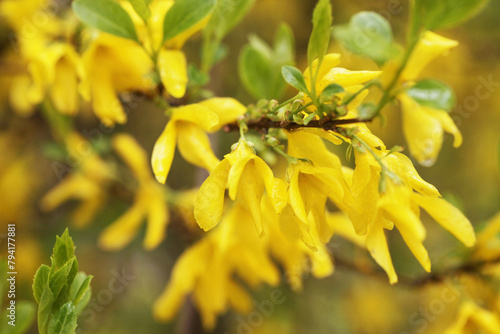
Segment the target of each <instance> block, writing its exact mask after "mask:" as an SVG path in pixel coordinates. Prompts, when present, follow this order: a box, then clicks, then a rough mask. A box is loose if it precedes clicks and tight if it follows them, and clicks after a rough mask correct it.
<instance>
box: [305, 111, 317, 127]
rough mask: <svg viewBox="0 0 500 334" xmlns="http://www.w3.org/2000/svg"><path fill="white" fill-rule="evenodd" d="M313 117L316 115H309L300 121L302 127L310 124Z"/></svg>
mask: <svg viewBox="0 0 500 334" xmlns="http://www.w3.org/2000/svg"><path fill="white" fill-rule="evenodd" d="M315 117H316V114H315V113H312V114H309V115H307V116H306V117H305V118H304V120H303V121H302V123H303V124H304V125H307V124H309V122H311V121H312V120H313V119H314V118H315Z"/></svg>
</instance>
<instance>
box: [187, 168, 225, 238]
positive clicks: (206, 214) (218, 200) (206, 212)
mask: <svg viewBox="0 0 500 334" xmlns="http://www.w3.org/2000/svg"><path fill="white" fill-rule="evenodd" d="M230 168H231V165H230V164H229V162H228V161H227V160H226V159H224V160H222V161H221V162H220V163H219V164H218V165H217V167H215V169H214V171H213V172H212V174H210V176H209V177H208V178H207V179H206V180H205V182H203V184H202V185H201V187H200V190H199V191H198V194H197V195H196V199H195V202H194V217H195V219H196V222H197V223H198V225H199V226H200V227H201V228H202V229H203V230H205V231H208V230H211V229H212V228H214V227H215V226H216V225H217V224H218V223H219V221H220V219H221V217H222V212H223V210H224V193H225V190H226V183H227V176H228V174H229V169H230Z"/></svg>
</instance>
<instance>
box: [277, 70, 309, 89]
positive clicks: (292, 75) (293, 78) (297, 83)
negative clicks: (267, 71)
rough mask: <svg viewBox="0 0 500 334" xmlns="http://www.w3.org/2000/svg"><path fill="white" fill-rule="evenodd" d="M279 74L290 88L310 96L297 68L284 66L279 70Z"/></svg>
mask: <svg viewBox="0 0 500 334" xmlns="http://www.w3.org/2000/svg"><path fill="white" fill-rule="evenodd" d="M281 74H282V75H283V78H284V79H285V81H286V82H287V83H288V84H289V85H290V86H292V87H295V88H297V89H298V90H300V91H301V92H304V93H306V94H308V95H310V93H309V90H308V89H307V86H306V82H305V80H304V77H303V76H302V72H300V70H299V69H298V68H296V67H293V66H288V65H285V66H283V67H282V68H281Z"/></svg>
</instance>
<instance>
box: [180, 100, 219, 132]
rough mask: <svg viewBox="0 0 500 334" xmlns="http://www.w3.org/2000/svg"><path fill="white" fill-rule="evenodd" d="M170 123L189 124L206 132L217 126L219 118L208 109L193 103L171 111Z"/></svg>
mask: <svg viewBox="0 0 500 334" xmlns="http://www.w3.org/2000/svg"><path fill="white" fill-rule="evenodd" d="M171 121H187V122H191V123H194V124H196V125H198V126H199V127H201V128H202V129H203V130H205V131H207V132H208V131H210V130H211V129H212V128H213V127H214V126H216V125H217V124H219V116H217V114H216V113H214V112H213V111H212V110H211V109H210V108H208V107H206V106H204V105H202V104H200V103H194V104H189V105H187V106H182V107H178V108H175V109H173V114H172V118H171Z"/></svg>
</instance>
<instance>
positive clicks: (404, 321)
mask: <svg viewBox="0 0 500 334" xmlns="http://www.w3.org/2000/svg"><path fill="white" fill-rule="evenodd" d="M314 5H315V1H312V0H311V1H309V0H308V1H304V0H257V1H256V4H255V6H254V7H253V9H252V10H251V12H250V13H249V15H248V16H247V17H246V18H245V19H244V21H243V22H242V23H241V24H240V25H239V26H238V27H236V28H235V29H234V30H233V31H232V32H231V33H230V34H229V35H228V37H227V38H226V39H225V42H224V43H225V44H226V45H227V46H228V50H229V53H228V55H227V58H226V59H225V60H224V61H222V62H221V63H220V64H218V65H217V66H216V67H215V68H214V69H213V71H212V82H211V83H210V85H209V88H210V89H211V90H213V91H214V92H215V94H216V95H218V96H232V97H236V98H237V99H239V100H240V101H241V102H243V103H244V104H247V103H252V102H254V101H252V99H251V98H250V96H249V95H247V94H246V93H245V91H244V89H243V88H242V86H241V84H240V81H239V78H238V76H237V74H236V73H237V59H238V53H239V50H240V49H241V48H242V46H243V45H244V44H246V43H247V38H248V36H249V34H256V35H258V36H260V37H262V38H263V39H264V40H266V41H268V42H271V41H272V38H273V35H274V32H275V31H276V29H277V27H278V26H279V24H280V23H281V22H286V23H288V24H289V25H290V26H291V27H292V29H293V31H294V34H295V38H296V52H297V53H296V56H297V66H298V67H299V68H305V66H306V50H307V40H308V36H309V34H310V32H311V14H312V10H313V8H314ZM332 5H333V14H334V23H335V24H344V23H347V22H348V20H349V18H350V17H351V16H352V15H353V14H355V13H357V12H359V11H362V10H372V11H375V12H378V13H380V14H382V15H384V16H385V17H386V18H387V19H388V20H389V21H390V23H391V24H392V26H393V29H394V32H395V36H396V39H397V40H398V41H400V42H401V43H403V42H404V38H405V26H406V23H407V21H408V9H409V8H408V7H409V5H408V1H403V0H401V1H399V0H387V1H383V0H370V1H368V0H363V1H361V0H358V1H342V0H333V1H332ZM0 15H1V13H0ZM499 15H500V1H496V0H494V1H490V3H489V4H488V6H487V8H486V9H485V10H483V11H482V12H481V13H480V14H479V15H478V16H477V17H475V18H473V19H472V20H470V21H468V22H467V23H465V24H463V25H461V26H459V27H456V28H453V29H447V30H442V31H438V33H440V34H442V35H444V36H446V37H449V38H452V39H456V40H458V41H459V42H460V45H459V47H457V48H455V49H454V50H452V51H451V52H450V53H449V55H447V56H445V57H442V58H439V59H437V60H436V61H434V62H433V63H432V64H431V65H430V66H429V67H428V68H427V69H426V71H425V73H424V74H423V75H422V77H437V78H440V79H442V80H444V81H446V82H447V83H449V84H450V86H452V87H453V89H454V90H455V92H456V95H457V108H455V110H454V111H453V112H452V116H453V118H454V120H455V121H456V123H457V125H458V127H459V129H460V131H461V132H462V134H463V136H464V144H463V145H462V146H461V147H460V148H458V149H454V148H453V147H452V140H451V138H450V137H449V136H447V137H446V140H445V142H444V145H443V149H442V151H441V154H440V157H439V159H438V161H437V163H436V164H435V165H434V166H433V167H431V168H424V167H419V166H417V170H418V171H419V173H420V174H421V175H422V177H423V178H424V179H425V180H427V181H428V182H430V183H432V184H434V185H435V186H436V187H437V188H438V189H439V190H440V191H441V193H442V194H444V196H445V197H446V198H447V199H448V200H450V201H452V202H453V203H454V204H455V205H457V206H458V207H459V208H460V209H461V210H463V211H464V212H465V214H466V215H467V216H468V217H469V219H470V220H471V221H472V223H473V224H474V226H475V228H476V230H479V229H480V228H481V226H483V224H484V223H485V222H486V221H487V220H488V219H489V218H490V217H492V216H493V215H494V214H495V213H496V212H498V211H499V209H500V205H499V203H500V176H499V175H500V174H499V169H500V168H499V156H500V153H499V152H500V149H499V143H500V98H499V96H500V62H499V61H498V60H499V59H500V24H499V23H498V17H499ZM8 33H9V28H8V27H7V25H6V24H4V21H3V20H2V21H0V53H1V55H2V57H1V58H0V85H1V86H0V103H1V106H0V222H1V226H0V248H1V254H2V256H4V254H5V251H6V248H7V246H6V242H5V237H6V224H7V223H9V222H15V223H16V224H17V266H18V272H19V275H18V292H19V294H18V297H17V298H18V300H22V299H25V300H32V294H31V282H32V278H33V274H34V273H35V271H36V269H37V268H38V266H39V265H40V264H41V263H46V264H48V263H49V256H50V253H51V248H52V246H53V243H54V240H55V235H56V234H61V233H62V232H63V230H64V229H65V227H66V226H70V231H71V235H72V236H73V240H74V241H75V244H76V245H77V249H76V254H77V256H78V259H79V263H80V268H81V270H84V271H85V272H86V273H88V274H92V275H94V280H93V283H92V288H93V293H94V297H96V296H98V294H99V293H101V296H104V295H106V298H104V297H102V298H101V299H100V300H97V299H96V298H93V300H92V301H91V303H90V304H89V306H88V308H89V310H90V312H87V313H85V316H82V317H81V319H80V321H79V325H80V327H81V328H82V332H83V333H116V334H119V333H141V334H142V333H144V334H149V333H185V332H186V329H187V328H191V333H195V332H196V333H202V332H201V330H198V329H196V328H197V325H196V322H197V320H196V319H197V314H196V311H194V310H193V308H192V306H191V305H189V304H187V305H185V307H184V308H183V310H182V312H181V314H180V316H179V317H178V320H177V321H176V322H174V323H172V324H168V325H164V324H158V323H156V322H155V321H154V320H153V317H152V313H151V307H152V304H153V302H154V300H155V299H156V298H157V297H158V295H159V294H160V292H161V291H162V290H163V288H164V286H165V284H166V282H167V281H168V279H169V275H170V270H171V269H172V266H173V264H174V262H175V260H176V258H177V257H178V256H179V255H180V254H181V253H182V251H183V250H184V249H185V248H186V247H188V246H189V245H190V244H191V243H193V242H194V241H195V240H196V239H198V238H199V237H200V236H201V232H199V231H197V230H196V229H191V228H187V227H186V226H185V224H184V223H183V222H182V215H181V214H180V213H179V212H173V213H172V221H171V224H170V226H169V228H168V236H167V238H166V240H165V241H164V242H163V243H162V245H161V246H160V247H158V248H157V249H155V250H154V251H151V252H147V251H144V250H143V249H142V246H141V240H142V232H141V235H140V236H138V237H137V238H136V239H135V241H134V242H133V243H132V244H131V245H129V246H128V247H126V248H125V249H124V250H122V251H120V252H117V253H113V252H104V251H102V250H100V249H99V247H98V245H97V239H98V235H99V233H100V232H101V231H102V230H103V228H104V227H105V226H107V225H108V224H109V223H110V222H111V221H113V220H114V219H115V218H117V217H119V216H120V215H121V214H122V213H123V212H124V211H125V210H126V209H127V207H128V206H129V205H130V203H131V200H132V196H131V193H130V192H128V191H127V189H122V188H120V187H116V189H113V191H112V193H111V196H110V198H109V199H108V202H107V203H106V205H105V206H104V208H103V209H102V210H101V211H100V212H99V214H98V215H97V217H96V218H95V220H94V222H93V223H92V225H90V226H88V227H87V228H85V229H76V228H74V227H71V221H70V218H69V217H70V214H71V212H72V211H73V210H74V209H75V207H76V205H77V203H76V202H70V203H67V204H65V205H63V206H62V207H60V208H59V209H57V210H55V211H53V212H50V213H45V212H42V211H41V210H40V206H39V201H40V198H41V197H42V196H43V194H45V193H47V191H48V190H49V189H51V188H52V187H53V186H54V185H56V184H57V183H58V182H59V180H58V177H57V173H56V171H55V170H54V164H53V162H54V161H58V160H60V159H64V156H61V155H64V152H63V151H61V150H60V149H59V148H58V146H57V144H55V143H54V139H53V134H52V133H51V131H50V127H49V126H48V125H47V123H46V121H45V120H44V118H43V117H42V116H41V115H40V113H34V114H33V115H32V116H30V117H21V116H19V115H17V114H16V113H14V112H13V110H12V109H11V108H10V107H9V104H8V91H9V87H10V79H11V77H12V75H14V74H16V73H17V71H19V70H20V69H19V68H18V67H17V66H16V63H15V61H13V60H12V58H10V57H7V56H8V55H9V54H11V53H12V45H11V44H10V41H9V39H8ZM200 42H201V38H200V36H198V37H195V38H194V39H192V40H191V41H190V42H189V43H188V44H187V46H186V47H185V50H186V52H187V54H188V59H191V60H192V61H194V62H196V61H197V60H198V59H199V56H198V54H199V45H200ZM331 51H335V52H340V53H343V58H342V64H341V66H342V67H346V68H348V69H351V70H365V69H376V65H375V64H374V63H373V62H371V61H368V60H365V59H363V58H360V57H357V56H355V55H353V54H349V53H347V52H345V50H343V49H342V48H341V47H340V46H339V45H338V44H337V43H335V41H333V43H332V45H331ZM488 81H489V82H491V81H493V82H494V83H496V84H493V85H490V86H489V87H486V88H478V87H480V86H481V85H482V86H483V87H484V82H488ZM488 88H489V89H491V91H490V93H491V94H490V96H489V97H488V98H484V97H483V98H481V97H480V96H478V94H477V91H478V89H480V90H481V93H484V92H485V91H486V90H487V89H488ZM485 89H486V90H485ZM292 93H293V92H289V94H290V96H291V94H292ZM374 97H376V96H374ZM383 113H384V115H385V116H386V119H387V124H386V125H385V126H382V124H381V123H380V122H379V121H375V122H373V123H372V124H371V125H370V128H371V129H372V130H373V131H374V132H375V133H376V134H378V135H379V136H380V137H381V138H382V139H383V140H384V141H385V142H386V144H387V146H389V147H391V146H393V145H402V146H404V145H405V143H404V138H403V136H402V131H401V128H400V125H401V120H400V113H399V111H398V108H397V106H396V107H388V108H386V109H385V110H384V112H383ZM165 123H166V118H165V116H164V114H163V111H162V110H158V109H157V108H156V107H155V106H154V105H153V104H152V103H150V102H147V101H143V102H141V103H140V104H139V105H138V106H136V107H134V108H129V121H128V122H127V124H125V125H123V126H117V127H116V128H114V129H113V130H110V131H107V132H109V133H103V132H102V131H101V130H99V129H100V127H99V122H98V120H97V119H96V118H95V117H94V116H93V115H92V113H91V112H90V111H89V110H84V111H83V112H82V113H81V114H80V115H79V116H78V117H77V119H76V126H77V129H78V130H79V131H84V130H86V131H92V130H97V131H98V132H89V133H93V134H95V135H96V137H94V138H96V139H95V140H93V143H94V145H95V146H96V147H98V148H99V150H101V152H102V153H103V156H104V157H105V159H109V160H113V159H115V157H114V156H113V153H112V152H111V150H110V144H109V137H110V134H115V133H119V132H127V133H130V134H132V135H133V136H134V137H135V138H136V139H137V140H138V141H139V142H140V144H141V145H142V146H143V147H144V148H145V149H146V151H147V152H148V153H149V154H150V153H151V151H152V148H153V145H154V143H155V141H156V139H157V137H158V135H159V134H160V133H161V131H162V130H163V127H164V125H165ZM99 131H100V132H99ZM235 140H236V137H235V135H234V134H221V135H219V136H218V137H217V138H214V142H215V143H216V151H217V153H218V155H219V157H222V156H223V155H224V154H225V153H227V152H228V149H229V146H230V145H231V144H232V143H233V142H234V141H235ZM333 149H336V150H338V153H339V156H341V157H344V156H345V153H344V152H343V150H345V147H341V148H333ZM405 152H406V151H405ZM406 153H407V152H406ZM345 163H346V164H349V162H348V161H345ZM415 164H416V163H415ZM205 176H206V174H205V173H204V172H202V171H200V170H197V169H195V168H194V167H192V166H190V165H188V164H187V163H185V162H184V161H183V160H182V159H175V160H174V166H173V170H172V171H171V173H170V175H169V178H168V183H169V185H170V186H171V187H173V188H175V189H185V190H187V189H190V188H192V187H194V186H196V185H197V184H199V183H200V180H203V179H204V177H205ZM424 223H425V224H426V228H427V230H428V238H427V240H426V242H425V245H426V247H427V248H428V250H429V253H430V256H431V261H432V263H433V270H435V271H440V270H443V268H447V267H450V266H452V265H454V264H455V263H457V261H458V260H459V259H460V258H461V257H462V256H463V254H464V253H465V251H466V250H465V249H464V248H463V246H461V245H460V244H459V243H458V242H456V241H455V239H453V238H452V237H451V236H450V235H449V234H448V233H447V232H445V231H444V230H443V229H441V228H439V227H437V226H436V224H435V223H434V222H433V221H431V219H429V218H428V217H425V216H424ZM390 242H391V249H392V250H393V252H392V253H393V259H394V262H395V266H396V271H397V272H398V273H399V274H400V276H401V277H402V278H401V281H402V282H401V283H399V284H398V285H396V286H392V287H391V286H390V285H389V283H388V281H387V279H386V277H385V275H383V274H381V273H380V272H378V271H373V270H372V269H371V268H372V264H371V263H372V262H371V260H370V259H369V256H368V255H367V254H366V253H365V252H363V251H360V250H359V249H357V248H355V247H354V246H352V245H350V244H348V243H347V242H345V241H342V240H341V239H337V238H336V237H334V239H333V240H332V242H331V250H332V254H333V257H334V258H336V259H337V264H336V272H335V273H334V275H333V276H331V277H329V278H327V279H323V280H317V279H314V278H309V277H305V287H304V289H303V291H301V292H299V293H292V292H291V290H290V289H289V288H288V287H287V286H286V285H282V286H280V287H278V289H280V290H281V291H283V293H284V294H285V297H286V300H285V302H284V303H282V304H280V305H275V307H273V310H272V312H270V314H269V316H267V315H265V316H263V317H262V321H257V320H258V319H257V320H256V319H253V320H252V319H250V318H248V317H246V316H239V315H237V314H234V313H232V312H229V313H228V314H227V315H226V316H224V317H223V318H221V319H220V323H219V326H218V327H217V329H216V331H215V332H216V333H235V334H236V333H246V332H245V330H244V329H243V331H241V330H242V328H243V327H245V326H243V325H242V323H246V324H248V326H249V327H248V326H247V328H250V330H251V331H250V332H248V331H247V332H248V333H417V332H418V333H441V332H442V330H443V328H445V327H446V326H447V325H448V324H449V323H450V321H451V320H452V319H453V318H454V317H455V315H456V313H455V312H456V303H457V302H458V301H459V300H460V298H461V297H460V296H461V292H460V291H454V292H453V293H454V294H455V296H456V297H457V298H455V300H454V301H453V302H450V303H437V302H436V299H437V300H440V298H441V297H440V296H441V294H442V293H443V291H444V290H443V289H448V288H449V287H447V286H443V285H432V284H429V285H425V286H418V287H415V286H413V285H411V284H409V283H408V282H411V281H412V280H413V279H415V278H418V277H421V276H423V275H424V271H423V270H422V269H421V268H420V267H419V266H418V263H417V261H416V260H415V259H414V258H413V256H412V255H411V253H410V252H409V251H408V250H407V248H406V247H405V246H404V244H403V241H402V239H401V238H400V237H399V235H398V234H397V233H392V234H391V240H390ZM352 263H354V264H355V266H354V267H356V268H353V266H352ZM363 268H365V269H366V270H363ZM360 269H361V270H360ZM123 273H126V276H127V277H129V278H128V279H126V280H124V281H123V290H122V291H121V292H119V293H111V294H110V293H107V292H106V290H109V288H108V284H109V282H110V281H111V280H112V279H113V277H116V275H123ZM405 278H406V279H405ZM273 289H274V288H270V287H262V288H261V289H260V290H258V291H256V292H255V293H254V297H255V303H256V304H259V303H262V302H263V301H265V300H267V299H269V296H270V293H271V292H272V290H273ZM449 289H451V288H449ZM102 291H104V292H102ZM450 291H451V290H450ZM109 296H110V298H108V297H109ZM4 297H5V296H2V298H4ZM438 304H439V305H441V304H442V305H444V307H442V308H441V307H438V306H436V305H438ZM426 310H427V311H426ZM429 310H430V311H429ZM252 321H253V322H252ZM257 322H258V325H255V326H253V325H252V323H253V324H257ZM238 326H239V327H238ZM34 328H35V327H33V330H32V332H33V333H35V332H36V330H35V329H34ZM238 328H239V329H240V332H238ZM186 333H187V332H186Z"/></svg>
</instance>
